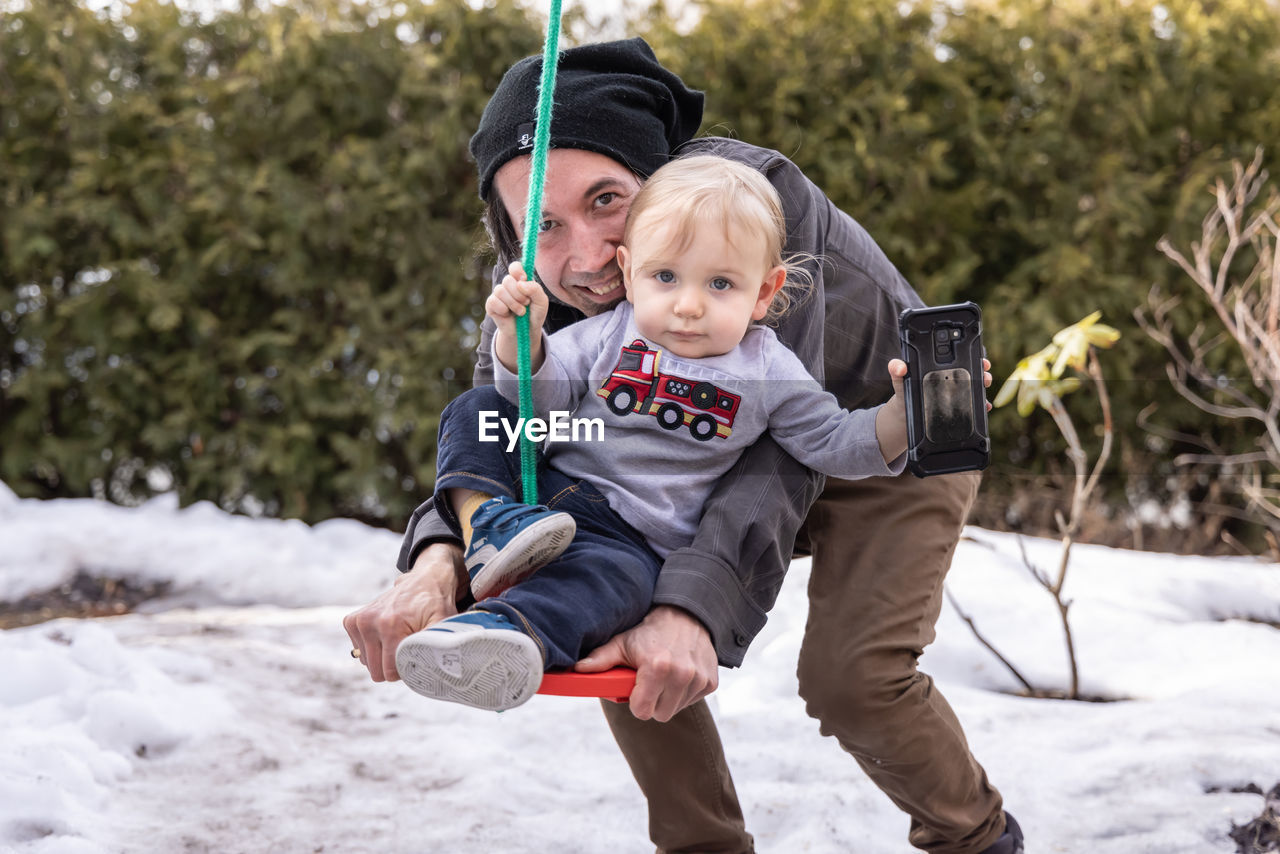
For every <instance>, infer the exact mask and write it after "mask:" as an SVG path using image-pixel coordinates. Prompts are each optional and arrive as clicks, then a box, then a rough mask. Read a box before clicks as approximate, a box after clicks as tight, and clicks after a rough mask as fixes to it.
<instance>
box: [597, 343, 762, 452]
mask: <svg viewBox="0 0 1280 854" xmlns="http://www.w3.org/2000/svg"><path fill="white" fill-rule="evenodd" d="M661 355H662V351H661V350H651V349H649V347H648V346H647V345H646V344H645V343H644V342H643V341H641V340H640V339H639V338H637V339H636V340H635V341H632V342H631V346H629V347H623V348H622V353H621V355H619V357H618V364H617V365H616V366H615V367H614V369H613V373H612V374H610V375H609V378H608V379H607V380H605V381H604V385H602V386H600V388H599V390H597V391H596V394H598V395H600V396H601V397H603V398H604V399H605V403H606V404H607V405H608V407H609V409H610V410H612V411H613V412H614V414H616V415H626V414H627V413H628V412H638V413H640V414H642V415H652V416H654V417H655V418H657V419H658V424H659V425H661V426H662V427H664V428H666V429H667V430H678V429H680V428H681V427H683V426H685V425H688V427H689V432H690V433H692V434H693V437H694V438H695V439H700V440H701V441H703V442H707V441H710V440H711V439H713V438H715V437H716V436H719V437H720V438H721V439H724V438H727V437H728V435H729V434H730V433H732V432H733V419H734V416H736V415H737V414H738V405H739V404H741V403H742V398H741V397H740V396H739V395H736V394H733V393H731V392H727V391H724V390H723V389H720V388H717V387H716V386H715V385H714V384H713V383H709V382H705V381H695V380H687V379H684V378H683V377H676V376H671V375H670V374H660V373H658V357H659V356H661Z"/></svg>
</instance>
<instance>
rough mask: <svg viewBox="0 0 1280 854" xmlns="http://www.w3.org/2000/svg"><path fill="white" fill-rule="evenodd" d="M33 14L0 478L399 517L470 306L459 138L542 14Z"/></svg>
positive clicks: (23, 42) (19, 105)
mask: <svg viewBox="0 0 1280 854" xmlns="http://www.w3.org/2000/svg"><path fill="white" fill-rule="evenodd" d="M31 6H32V8H30V9H28V10H26V11H22V12H17V13H14V14H11V15H6V16H5V17H4V18H3V23H2V24H0V27H2V31H0V162H3V163H4V164H5V168H4V170H3V171H2V173H0V194H2V196H3V201H4V210H5V215H4V220H3V224H2V232H0V234H2V240H3V243H2V246H3V260H2V262H0V419H2V421H0V479H3V480H4V481H5V482H7V483H8V484H10V485H11V486H12V487H13V488H14V489H15V490H17V491H18V492H19V493H20V494H26V495H42V496H54V495H87V494H91V493H94V492H96V493H99V494H106V495H108V496H109V497H111V498H112V499H115V500H120V501H131V500H136V499H138V498H142V497H145V496H146V495H148V494H149V493H150V492H151V491H153V488H154V487H164V486H165V485H166V481H172V482H173V484H174V485H175V486H176V488H177V489H178V491H179V494H180V495H181V498H182V501H183V502H184V503H189V502H192V501H196V500H201V499H207V500H212V501H215V502H217V503H219V504H221V505H222V506H224V507H228V508H235V509H246V510H250V511H254V510H261V511H264V512H267V513H272V514H282V515H287V516H296V517H301V518H304V519H308V520H318V519H322V518H326V517H330V516H335V515H353V516H358V517H362V518H366V519H370V520H373V521H379V522H383V523H388V522H400V521H402V520H403V519H404V518H405V517H406V516H407V515H408V512H409V510H410V509H411V508H412V507H413V506H414V505H415V504H416V503H417V502H418V501H419V500H421V498H422V496H423V494H424V493H425V492H427V491H428V488H429V484H430V483H431V480H432V478H433V476H434V469H433V464H434V458H435V428H436V423H437V415H438V413H439V411H440V409H441V408H442V407H443V405H444V404H445V403H446V402H447V401H448V399H449V398H450V397H451V396H453V395H454V394H456V393H457V392H458V391H459V390H460V389H461V388H463V387H465V384H466V381H467V380H468V379H469V377H470V366H471V353H470V348H469V347H468V346H467V343H468V332H467V330H468V328H470V329H472V330H474V322H475V321H476V320H477V318H478V316H479V314H478V312H479V303H480V295H481V294H482V293H483V292H485V291H487V287H488V282H487V274H485V275H481V271H480V270H479V269H478V265H477V264H476V263H475V260H474V256H475V247H476V244H477V242H478V239H479V237H478V225H477V223H478V221H479V211H480V207H479V201H478V199H477V197H476V186H475V170H474V166H473V165H472V164H471V163H470V162H469V160H468V157H467V154H466V145H467V140H468V138H469V136H470V134H471V132H472V130H473V129H474V127H475V125H476V123H477V121H478V120H479V116H480V111H481V109H482V108H483V106H484V103H485V101H486V100H487V97H488V94H489V92H491V91H492V89H493V87H494V86H495V85H496V84H497V82H498V80H499V79H500V77H501V75H502V73H503V71H505V69H506V68H507V66H508V65H509V64H510V63H511V62H512V61H514V60H515V59H517V58H519V57H521V56H525V55H527V54H529V53H532V52H536V50H537V49H538V47H539V44H540V41H541V36H540V32H539V26H538V25H537V23H536V22H533V23H530V22H529V21H528V20H527V18H526V15H525V13H524V12H522V11H521V10H519V9H518V8H517V7H516V6H515V5H514V4H512V3H510V2H503V3H497V4H492V6H491V8H487V9H483V10H476V9H473V8H472V7H471V5H470V4H468V3H466V2H464V0H441V2H436V3H433V4H431V5H423V4H417V3H413V4H397V5H394V6H392V5H391V4H373V5H370V6H353V5H352V4H350V3H344V2H337V0H311V2H305V3H292V4H290V5H288V6H282V7H269V8H267V9H266V10H265V11H260V10H257V9H255V8H253V7H252V6H250V5H249V4H246V9H245V10H244V11H240V12H232V13H226V14H222V15H219V16H218V17H216V18H214V19H211V20H208V21H206V22H201V21H199V20H197V19H195V18H193V17H192V16H189V15H186V14H184V13H181V12H179V11H177V10H176V9H175V8H174V7H172V6H169V5H164V4H161V3H160V2H157V0H137V2H135V3H134V4H133V5H132V6H131V7H129V8H128V9H127V11H126V12H124V13H123V15H122V16H121V17H118V18H112V17H109V16H108V15H106V14H102V15H95V14H93V13H91V12H88V11H86V10H84V9H83V8H80V7H79V5H78V4H76V3H73V2H68V0H50V1H49V2H45V0H42V2H39V3H35V4H31ZM464 319H469V320H471V321H472V324H471V326H470V327H468V326H467V325H466V324H464V323H463V322H462V321H464ZM455 377H456V379H454V378H455ZM148 473H150V475H151V478H152V480H151V482H150V483H149V482H148V480H147V477H146V475H147V474H148ZM158 474H159V475H162V476H160V477H159V478H157V477H156V476H157V475H158Z"/></svg>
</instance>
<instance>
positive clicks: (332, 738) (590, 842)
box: [0, 484, 1280, 854]
mask: <svg viewBox="0 0 1280 854" xmlns="http://www.w3.org/2000/svg"><path fill="white" fill-rule="evenodd" d="M1026 542H1027V547H1028V550H1029V552H1030V554H1031V556H1032V558H1033V559H1034V560H1036V561H1038V562H1039V563H1040V564H1042V565H1044V566H1051V565H1053V563H1054V558H1055V556H1056V554H1057V545H1056V544H1055V543H1053V542H1051V541H1044V540H1028V541H1026ZM397 546H398V538H397V537H396V536H395V535H393V534H390V533H388V532H385V531H376V530H372V529H369V528H366V527H364V526H362V525H359V524H357V523H354V522H350V521H343V520H335V521H331V522H326V523H323V524H320V525H317V526H314V527H308V526H306V525H303V524H301V523H298V522H286V521H274V520H250V519H246V518H240V517H231V516H228V515H226V514H223V513H221V512H220V511H218V510H216V509H214V508H212V507H211V506H209V505H197V506H194V507H191V508H188V509H185V510H179V509H177V506H176V503H175V502H174V501H173V500H172V499H171V498H167V497H166V498H161V499H157V500H155V501H152V502H151V503H149V504H147V505H145V506H143V507H141V508H137V509H132V510H129V509H122V508H118V507H113V506H110V505H107V504H103V503H100V502H93V501H50V502H38V501H24V500H18V499H17V498H16V497H15V496H14V495H13V493H12V492H10V491H9V490H8V489H7V488H5V487H4V486H3V485H2V484H0V601H6V600H15V599H18V598H20V597H21V596H23V595H24V594H28V593H31V592H34V591H40V590H46V589H49V588H52V587H55V586H58V585H60V584H62V583H64V582H66V581H67V580H69V579H70V578H71V577H72V576H73V575H74V574H75V573H76V571H77V570H81V569H83V570H88V571H90V572H91V573H93V574H101V575H106V576H112V577H118V578H126V579H130V580H134V581H139V582H157V581H168V582H170V583H171V585H172V586H171V589H170V595H169V596H168V598H167V599H166V600H164V601H163V602H153V603H150V604H149V605H148V606H147V608H146V611H147V612H146V613H136V614H130V615H126V616H121V617H114V618H109V619H99V620H86V621H80V620H57V621H53V622H48V623H44V624H41V625H37V626H32V627H29V628H22V629H11V630H8V631H3V632H0V851H3V852H23V854H26V852H40V854H61V853H62V852H66V854H102V852H112V854H115V852H122V853H123V852H128V854H133V853H134V852H158V854H170V852H219V854H227V852H247V854H259V852H321V851H323V852H328V854H333V852H344V854H345V852H352V854H362V852H378V854H394V852H404V853H405V854H420V853H421V852H436V851H448V852H462V854H466V852H485V854H489V852H495V851H496V852H504V854H508V853H510V854H522V852H528V853H529V854H535V852H536V854H545V852H551V851H555V852H600V851H610V852H624V854H625V852H636V854H639V853H640V852H647V851H651V850H652V847H651V846H650V845H649V843H648V841H647V839H646V819H645V812H644V807H643V804H642V803H641V799H640V796H639V792H638V790H637V789H636V787H635V784H634V783H633V782H632V780H631V778H630V776H629V773H628V771H627V769H626V766H625V764H624V763H623V761H622V760H621V758H620V757H619V756H618V753H617V751H616V749H615V748H614V746H613V744H612V741H611V740H610V738H609V735H608V732H607V729H606V727H605V726H604V722H603V719H602V718H601V715H600V713H599V710H598V709H597V708H596V705H595V703H594V701H590V700H575V699H568V698H557V697H543V696H539V697H535V698H534V699H533V700H532V701H530V702H529V703H528V704H527V705H525V706H522V707H520V708H518V709H514V710H512V711H510V712H506V713H503V714H494V713H491V712H481V711H477V710H474V709H469V708H465V707H461V706H454V705H449V704H444V703H432V702H430V701H427V700H424V699H423V698H421V697H418V696H417V695H416V694H413V693H412V692H410V691H409V690H408V689H406V688H405V687H404V686H402V685H399V684H391V685H375V684H373V683H371V682H369V681H368V680H367V678H366V677H365V676H364V675H363V674H364V671H363V669H362V668H360V667H359V666H358V665H357V664H356V663H354V662H353V661H352V660H351V659H350V657H349V656H348V654H347V652H348V649H349V645H348V642H347V638H346V635H345V633H344V632H343V630H342V628H341V622H340V621H341V618H342V615H343V614H345V613H346V612H347V611H349V610H351V609H352V608H354V607H355V606H357V605H359V604H361V603H363V602H364V601H365V600H367V599H369V598H371V597H372V596H373V595H375V594H376V593H377V592H378V591H379V590H380V589H382V588H383V587H384V586H385V585H387V584H389V583H390V581H391V579H392V577H393V574H394V570H393V568H392V564H393V560H394V557H395V553H396V549H397ZM807 575H808V566H807V564H806V563H805V562H802V561H798V562H797V563H796V565H795V566H794V567H793V568H792V570H791V573H790V576H789V578H788V580H787V584H786V587H785V588H784V590H783V592H782V595H781V597H780V599H779V601H778V604H777V606H776V607H775V608H774V610H773V613H772V615H771V619H770V621H769V625H768V627H767V628H766V629H765V631H764V633H763V634H762V635H761V636H760V637H759V638H758V639H757V640H756V642H755V644H754V646H753V647H752V651H751V653H750V654H749V656H748V658H747V662H746V666H745V667H743V668H741V669H739V670H733V671H724V672H723V678H722V681H721V688H720V690H719V691H718V692H717V693H716V694H715V695H714V697H713V700H712V705H713V708H714V710H715V712H716V715H717V718H718V720H719V722H720V726H721V732H722V734H723V736H724V739H725V742H726V748H727V750H728V753H729V757H730V761H731V763H732V765H733V769H734V774H735V778H736V780H737V784H738V791H739V794H740V796H741V798H742V801H743V805H744V808H745V810H746V813H747V820H748V823H749V827H750V829H751V830H752V831H753V832H754V834H755V836H756V840H757V846H758V849H759V850H760V851H761V852H779V854H794V852H814V854H825V852H833V853H834V852H848V851H858V852H862V853H863V854H888V853H889V852H905V851H907V850H909V849H908V846H907V844H906V842H905V835H906V827H907V820H906V818H905V817H904V816H903V815H902V814H901V813H899V812H898V811H897V810H896V809H895V808H894V807H893V806H892V805H891V804H890V803H889V801H888V800H887V799H886V798H885V797H884V796H883V795H881V794H880V793H879V792H878V790H876V789H875V788H874V787H873V786H872V785H871V784H870V783H869V782H868V781H867V780H866V778H865V777H864V776H863V775H862V774H861V773H860V772H859V770H858V769H857V767H856V766H855V764H854V763H853V762H852V761H851V760H850V759H849V758H848V757H846V756H845V754H844V753H843V752H842V751H841V750H840V749H839V747H838V746H837V745H836V744H835V742H834V741H833V740H831V739H824V738H822V737H821V736H819V735H818V732H817V725H816V723H814V722H813V721H811V720H810V719H808V718H807V717H806V716H805V714H804V709H803V705H802V703H801V701H800V700H799V699H798V698H797V697H796V696H795V659H796V652H797V649H798V646H799V642H800V636H801V633H802V631H803V626H804V619H805V594H804V591H805V581H806V577H807ZM949 586H950V589H951V591H952V593H953V594H954V595H955V596H956V597H957V599H958V600H959V601H960V602H961V603H962V605H963V607H964V608H965V610H966V611H967V612H969V613H970V614H972V615H973V616H974V618H975V619H976V620H977V622H978V625H979V627H980V629H981V630H982V631H983V632H984V634H985V635H987V636H988V637H989V638H990V639H992V640H993V641H994V642H995V643H996V644H997V646H999V647H1000V649H1001V650H1002V651H1003V652H1004V653H1005V654H1006V655H1008V656H1010V657H1011V658H1013V659H1014V660H1015V663H1016V664H1018V665H1019V667H1020V668H1021V669H1022V670H1023V672H1024V673H1026V675H1027V676H1028V677H1029V678H1030V679H1031V680H1032V681H1033V682H1036V683H1037V684H1041V685H1044V686H1056V687H1063V686H1064V685H1065V680H1066V661H1065V655H1064V651H1063V649H1064V648H1063V644H1062V639H1061V636H1060V627H1059V625H1058V623H1057V618H1056V613H1055V611H1054V607H1053V604H1052V601H1051V600H1050V599H1049V597H1048V596H1047V595H1046V594H1045V593H1044V592H1043V591H1042V590H1040V589H1039V588H1038V587H1037V586H1035V584H1034V582H1033V581H1032V580H1031V579H1030V578H1029V576H1028V573H1027V572H1026V570H1025V569H1024V568H1023V567H1022V564H1021V559H1020V557H1019V553H1018V546H1017V542H1016V540H1015V539H1014V538H1013V537H1011V536H1009V535H1004V534H996V533H992V532H988V531H984V530H980V529H970V530H969V531H968V538H967V539H966V541H965V542H963V543H962V544H961V547H960V550H959V552H958V554H957V557H956V561H955V567H954V569H953V571H952V574H951V580H950V582H949ZM1067 586H1068V593H1069V595H1070V596H1071V597H1072V598H1074V600H1075V605H1074V609H1073V612H1072V613H1073V615H1074V619H1073V629H1074V631H1075V635H1076V638H1077V643H1078V646H1079V654H1080V661H1081V675H1082V680H1083V683H1082V690H1083V691H1085V692H1087V693H1090V694H1097V695H1104V696H1109V697H1124V698H1128V699H1124V700H1123V701H1119V702H1111V703H1068V702H1061V701H1050V700H1030V699H1022V698H1019V697H1015V696H1011V695H1010V694H1009V693H1007V692H1008V691H1009V690H1011V689H1014V688H1015V687H1016V683H1015V682H1014V680H1013V679H1012V677H1011V676H1009V675H1008V674H1007V672H1006V671H1005V670H1004V668H1003V667H1002V666H1001V665H999V663H998V662H996V661H995V660H994V659H993V658H992V657H991V656H990V654H989V653H988V652H987V651H986V650H984V649H983V648H981V647H980V646H979V645H978V644H977V642H976V641H975V640H974V638H973V636H972V634H971V633H970V632H969V629H968V628H967V627H966V626H965V625H964V624H963V623H962V622H961V621H960V619H959V618H958V617H957V616H956V613H955V611H954V610H952V609H951V608H950V607H949V606H948V607H947V608H946V609H945V610H944V612H943V617H942V620H941V621H940V624H939V638H938V641H937V643H936V644H935V645H934V646H933V647H931V649H930V651H929V652H928V653H927V654H926V656H925V657H924V659H923V661H922V664H923V667H924V669H926V670H927V671H929V672H930V673H932V674H933V675H934V676H935V677H936V679H937V681H938V684H939V686H940V687H941V688H942V690H943V691H944V692H945V694H946V695H947V697H948V698H949V699H950V700H951V702H952V704H953V705H954V706H955V707H956V709H957V712H958V713H959V715H960V718H961V720H962V721H963V723H964V725H965V729H966V732H967V734H968V736H969V739H970V742H971V743H972V744H973V747H974V750H975V752H976V754H977V755H978V757H979V758H980V760H981V761H982V762H983V764H984V765H985V766H986V768H987V771H988V773H989V774H990V777H991V779H992V780H993V781H994V782H995V783H996V785H997V786H998V787H999V788H1000V789H1001V790H1002V791H1003V793H1004V795H1005V797H1006V802H1007V805H1008V807H1009V809H1010V810H1012V811H1013V812H1014V813H1015V814H1016V815H1017V816H1018V818H1019V820H1020V822H1021V823H1022V825H1023V827H1024V829H1025V830H1026V832H1027V836H1028V842H1029V846H1028V851H1029V852H1031V854H1039V852H1075V854H1084V852H1089V854H1095V853H1096V852H1104V854H1105V853H1107V852H1113V854H1121V852H1123V854H1138V852H1153V854H1155V852H1158V854H1179V853H1180V852H1186V854H1193V852H1194V854H1202V852H1232V851H1234V850H1235V846H1234V844H1233V843H1232V842H1231V841H1230V840H1229V839H1228V838H1227V835H1226V834H1227V832H1228V831H1229V830H1230V828H1231V825H1232V823H1233V822H1235V823H1237V824H1243V823H1245V822H1247V821H1249V820H1250V819H1252V818H1253V817H1255V816H1256V815H1257V814H1258V813H1259V812H1260V810H1261V807H1262V799H1261V798H1260V797H1258V796H1257V795H1252V794H1238V793H1232V792H1231V791H1230V790H1231V789H1233V788H1236V787H1239V786H1242V785H1244V784H1248V783H1256V784H1257V785H1259V786H1261V787H1262V788H1263V789H1264V790H1265V789H1268V788H1270V787H1271V786H1272V785H1273V784H1275V783H1276V782H1277V781H1278V780H1280V630H1277V629H1276V628H1274V627H1273V626H1270V625H1266V624H1265V622H1271V623H1275V622H1280V567H1276V566H1274V565H1269V564H1260V563H1256V562H1253V561H1249V560H1244V559H1239V560H1233V559H1208V558H1182V557H1170V556H1166V555H1156V554H1149V553H1137V552H1126V551H1120V550H1114V549H1106V548H1100V547H1090V546H1077V548H1076V550H1075V551H1074V553H1073V561H1072V567H1071V571H1070V574H1069V576H1068V582H1067ZM1258 621H1264V622H1258Z"/></svg>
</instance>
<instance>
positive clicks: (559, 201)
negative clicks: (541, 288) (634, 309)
mask: <svg viewBox="0 0 1280 854" xmlns="http://www.w3.org/2000/svg"><path fill="white" fill-rule="evenodd" d="M531 166H532V161H531V159H530V158H529V156H528V155H524V156H522V157H517V158H515V159H513V160H508V161H507V162H506V163H504V164H503V165H502V166H501V168H499V169H498V171H497V173H496V174H495V175H494V177H493V187H494V190H495V191H496V192H497V194H498V198H499V199H500V200H501V201H502V205H503V207H505V208H506V209H507V211H508V213H509V214H510V216H511V224H512V225H513V226H515V230H516V234H517V235H519V236H520V238H521V239H522V240H523V239H524V232H525V226H526V223H525V222H524V218H525V207H526V204H527V201H528V193H529V170H530V168H531ZM639 189H640V180H639V179H638V178H636V176H635V175H634V174H633V173H632V172H631V170H630V169H627V168H626V167H625V166H623V165H622V164H621V163H618V162H617V161H616V160H613V159H611V158H608V157H605V156H604V155H603V154H596V153H595V152H592V151H580V150H578V149H575V148H556V149H552V150H551V151H549V152H547V176H546V182H545V184H544V189H543V192H542V222H541V225H540V227H541V230H542V231H541V234H540V235H539V237H538V256H537V261H536V264H537V268H538V278H540V279H541V280H542V283H543V284H544V285H546V286H547V290H548V291H550V292H551V294H552V295H553V296H554V297H556V298H557V299H559V300H560V301H561V302H564V303H566V304H568V305H571V306H573V307H574V308H576V309H578V310H579V311H581V312H582V313H583V314H585V315H587V316H591V315H596V314H599V313H600V312H602V311H607V310H608V309H611V308H613V307H614V306H615V305H617V304H618V303H619V302H621V301H622V298H623V296H624V294H625V292H624V290H623V287H622V272H621V270H619V269H618V261H617V252H618V244H619V243H621V242H622V227H623V225H624V224H625V223H626V219H627V211H628V210H629V209H630V207H631V200H632V199H633V198H634V197H635V194H636V192H637V191H639Z"/></svg>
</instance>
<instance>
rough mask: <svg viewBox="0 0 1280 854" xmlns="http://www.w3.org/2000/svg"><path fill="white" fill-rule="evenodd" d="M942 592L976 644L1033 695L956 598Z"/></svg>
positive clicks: (1031, 690) (1015, 670) (1022, 679)
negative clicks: (967, 627)
mask: <svg viewBox="0 0 1280 854" xmlns="http://www.w3.org/2000/svg"><path fill="white" fill-rule="evenodd" d="M944 591H945V592H946V594H947V600H948V601H950V602H951V607H953V608H955V609H956V613H957V614H959V615H960V619H962V620H964V621H965V622H966V623H968V625H969V631H971V632H973V636H974V637H975V638H977V639H978V643H980V644H982V645H983V646H985V647H986V648H987V649H989V650H991V654H992V655H994V656H995V657H996V658H998V659H1000V663H1001V664H1003V665H1004V666H1005V667H1006V668H1008V670H1009V672H1010V673H1012V674H1013V676H1014V678H1015V679H1017V680H1018V681H1019V682H1021V683H1022V684H1023V687H1025V688H1026V689H1027V693H1028V694H1035V693H1036V689H1035V688H1033V687H1031V683H1030V682H1028V681H1027V679H1026V677H1025V676H1023V675H1022V674H1021V673H1019V672H1018V668H1016V667H1014V666H1013V663H1012V662H1010V661H1009V659H1007V658H1005V657H1004V656H1003V655H1001V654H1000V650H998V649H996V648H995V647H994V646H992V645H991V642H990V641H988V640H987V639H986V638H985V637H983V636H982V632H980V631H978V626H977V624H976V623H974V622H973V617H970V616H969V615H968V614H966V613H965V612H964V610H963V609H962V608H961V607H960V603H959V602H957V601H956V597H954V596H952V595H951V591H950V590H946V589H945V588H944Z"/></svg>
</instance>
